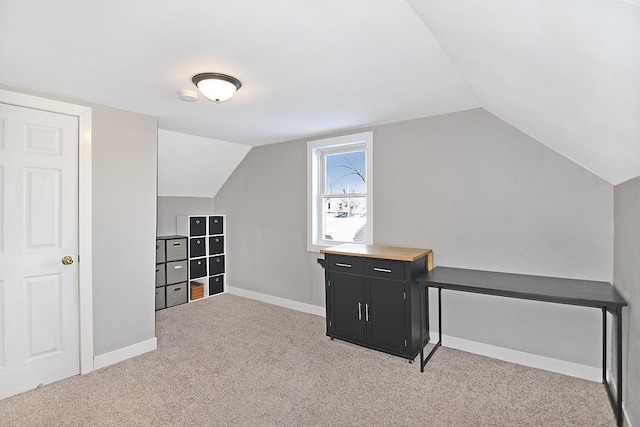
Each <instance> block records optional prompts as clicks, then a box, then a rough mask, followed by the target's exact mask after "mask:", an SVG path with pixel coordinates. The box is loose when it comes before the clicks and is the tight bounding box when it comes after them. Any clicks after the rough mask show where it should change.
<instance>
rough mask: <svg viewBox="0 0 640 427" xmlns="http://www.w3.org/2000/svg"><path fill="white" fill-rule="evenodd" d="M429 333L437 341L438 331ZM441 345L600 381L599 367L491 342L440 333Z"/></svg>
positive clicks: (600, 371) (600, 372) (433, 340)
mask: <svg viewBox="0 0 640 427" xmlns="http://www.w3.org/2000/svg"><path fill="white" fill-rule="evenodd" d="M430 334H431V337H432V338H433V339H432V340H431V342H437V340H438V333H437V332H434V331H431V332H430ZM442 345H443V347H450V348H455V349H457V350H463V351H467V352H469V353H474V354H479V355H482V356H487V357H492V358H494V359H499V360H504V361H505V362H511V363H517V364H519V365H524V366H530V367H532V368H538V369H544V370H545V371H551V372H557V373H559V374H564V375H569V376H572V377H577V378H583V379H585V380H590V381H595V382H601V381H602V370H601V368H595V367H593V366H587V365H580V364H578V363H573V362H567V361H565V360H559V359H553V358H551V357H546V356H540V355H537V354H531V353H525V352H523V351H518V350H512V349H509V348H504V347H498V346H495V345H491V344H485V343H481V342H477V341H471V340H466V339H464V338H458V337H453V336H449V335H444V334H443V335H442ZM436 354H437V353H436Z"/></svg>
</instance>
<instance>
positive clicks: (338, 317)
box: [329, 273, 365, 343]
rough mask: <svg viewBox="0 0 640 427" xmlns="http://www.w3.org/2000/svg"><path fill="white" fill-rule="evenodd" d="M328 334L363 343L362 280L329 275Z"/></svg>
mask: <svg viewBox="0 0 640 427" xmlns="http://www.w3.org/2000/svg"><path fill="white" fill-rule="evenodd" d="M329 281H330V286H329V294H330V298H331V319H330V320H331V326H330V327H329V330H330V334H331V335H332V336H335V337H336V338H344V339H347V340H351V341H356V342H359V343H364V309H365V306H364V278H363V277H361V276H354V275H350V274H340V273H331V274H330V275H329Z"/></svg>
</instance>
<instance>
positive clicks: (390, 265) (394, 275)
mask: <svg viewBox="0 0 640 427" xmlns="http://www.w3.org/2000/svg"><path fill="white" fill-rule="evenodd" d="M404 264H405V263H404V262H403V261H392V260H388V259H375V258H366V259H365V261H364V274H365V275H367V276H373V277H380V278H382V279H391V280H404V267H405V265H404Z"/></svg>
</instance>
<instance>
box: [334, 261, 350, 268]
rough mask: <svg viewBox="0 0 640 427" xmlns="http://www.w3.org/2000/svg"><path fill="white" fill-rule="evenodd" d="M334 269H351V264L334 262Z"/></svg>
mask: <svg viewBox="0 0 640 427" xmlns="http://www.w3.org/2000/svg"><path fill="white" fill-rule="evenodd" d="M336 267H347V268H351V264H343V263H341V262H336Z"/></svg>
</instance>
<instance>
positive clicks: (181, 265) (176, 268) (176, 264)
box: [167, 260, 187, 285]
mask: <svg viewBox="0 0 640 427" xmlns="http://www.w3.org/2000/svg"><path fill="white" fill-rule="evenodd" d="M186 281H187V260H184V261H173V262H168V263H167V284H168V285H170V284H172V283H178V282H186Z"/></svg>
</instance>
